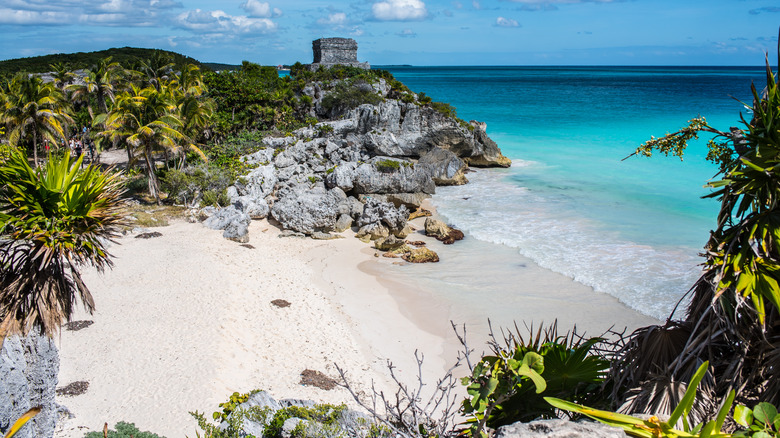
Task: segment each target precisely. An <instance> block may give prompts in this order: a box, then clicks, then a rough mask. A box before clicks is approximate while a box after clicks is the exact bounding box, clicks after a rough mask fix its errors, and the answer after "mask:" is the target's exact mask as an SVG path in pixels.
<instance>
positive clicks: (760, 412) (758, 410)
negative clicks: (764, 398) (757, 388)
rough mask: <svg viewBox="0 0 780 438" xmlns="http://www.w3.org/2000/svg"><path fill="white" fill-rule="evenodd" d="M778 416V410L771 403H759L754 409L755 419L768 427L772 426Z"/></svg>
mask: <svg viewBox="0 0 780 438" xmlns="http://www.w3.org/2000/svg"><path fill="white" fill-rule="evenodd" d="M776 415H777V409H776V408H775V407H774V406H773V405H771V404H769V403H759V404H757V405H756V407H754V408H753V418H754V419H755V420H758V421H760V422H762V423H764V424H766V425H771V424H772V422H773V421H774V419H775V416H776Z"/></svg>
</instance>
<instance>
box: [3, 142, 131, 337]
mask: <svg viewBox="0 0 780 438" xmlns="http://www.w3.org/2000/svg"><path fill="white" fill-rule="evenodd" d="M123 194H124V188H123V186H122V181H121V175H120V174H118V173H114V172H113V171H112V170H106V171H103V170H101V169H100V168H98V167H95V166H87V167H85V168H82V163H81V158H79V159H78V160H76V161H75V162H72V161H71V159H70V157H69V156H68V155H67V154H66V155H65V156H63V157H59V158H58V157H54V156H52V157H50V158H49V161H48V163H47V164H46V166H45V167H43V168H39V169H32V168H31V167H30V165H29V163H28V161H27V157H26V156H25V155H24V154H23V153H22V152H20V151H18V150H17V151H14V152H12V153H11V155H10V157H9V158H8V159H7V160H6V161H4V162H0V268H2V269H0V339H2V338H3V337H4V336H5V335H8V334H16V333H21V334H26V333H27V332H29V330H30V329H31V328H33V327H35V326H37V327H39V328H40V329H41V330H42V332H43V333H45V334H48V335H51V334H53V333H55V332H56V331H58V329H59V327H60V326H61V325H62V323H63V322H64V321H67V320H69V319H70V316H71V315H72V313H73V311H74V308H75V305H76V302H77V298H78V299H79V300H80V301H81V302H82V303H83V305H84V306H85V308H86V309H87V310H89V311H90V312H91V311H92V310H93V309H94V302H93V300H92V295H91V293H90V291H89V289H88V288H87V285H86V284H84V282H83V281H82V279H81V275H80V274H79V269H80V267H81V266H83V265H91V266H93V267H95V268H97V269H98V270H100V271H102V270H103V269H105V267H111V266H112V261H111V255H110V254H109V253H108V251H107V250H106V245H107V243H108V242H109V241H111V239H113V238H114V237H117V236H118V234H119V231H120V228H121V226H122V225H123V224H124V222H125V219H124V215H123Z"/></svg>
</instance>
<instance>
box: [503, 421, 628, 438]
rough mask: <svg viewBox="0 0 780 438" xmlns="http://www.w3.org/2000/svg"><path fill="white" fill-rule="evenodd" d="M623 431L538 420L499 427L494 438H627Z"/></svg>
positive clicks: (589, 423)
mask: <svg viewBox="0 0 780 438" xmlns="http://www.w3.org/2000/svg"><path fill="white" fill-rule="evenodd" d="M625 437H626V434H625V432H623V429H620V428H617V427H611V426H607V425H606V424H602V423H597V422H595V421H579V422H574V421H566V420H559V419H556V420H537V421H532V422H530V423H514V424H509V425H506V426H502V427H499V428H498V430H496V433H495V435H494V438H625Z"/></svg>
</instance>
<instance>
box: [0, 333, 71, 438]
mask: <svg viewBox="0 0 780 438" xmlns="http://www.w3.org/2000/svg"><path fill="white" fill-rule="evenodd" d="M59 368H60V359H59V355H58V353H57V347H56V346H55V345H54V342H53V341H52V340H51V339H50V338H49V337H47V336H42V335H40V334H39V332H38V331H37V330H33V332H31V333H30V334H29V335H28V336H17V335H13V336H8V337H6V338H5V341H4V342H3V346H2V350H0V400H2V401H0V430H3V431H7V430H8V428H9V427H10V426H11V425H12V424H13V423H14V422H15V421H16V420H17V419H19V417H21V416H22V415H24V413H25V412H27V411H28V410H29V409H30V408H33V407H35V406H41V407H42V410H41V413H39V414H38V415H36V416H35V417H34V418H33V419H32V420H30V422H29V423H27V425H26V426H25V427H24V428H22V429H21V430H20V431H19V432H18V433H17V434H16V435H15V436H14V438H38V437H43V438H51V437H52V436H53V435H54V427H55V425H56V422H57V418H58V416H59V411H58V405H57V403H56V402H55V391H56V388H57V374H58V373H59Z"/></svg>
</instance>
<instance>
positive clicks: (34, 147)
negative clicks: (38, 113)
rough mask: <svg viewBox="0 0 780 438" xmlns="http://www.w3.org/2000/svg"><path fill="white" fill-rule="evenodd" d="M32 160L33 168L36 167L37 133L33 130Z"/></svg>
mask: <svg viewBox="0 0 780 438" xmlns="http://www.w3.org/2000/svg"><path fill="white" fill-rule="evenodd" d="M33 160H34V163H35V167H36V168H37V167H38V131H37V130H35V129H33Z"/></svg>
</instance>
